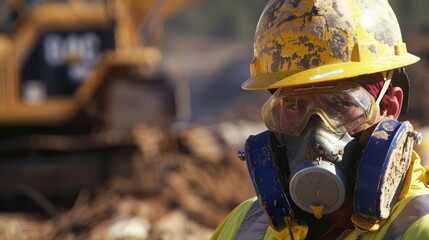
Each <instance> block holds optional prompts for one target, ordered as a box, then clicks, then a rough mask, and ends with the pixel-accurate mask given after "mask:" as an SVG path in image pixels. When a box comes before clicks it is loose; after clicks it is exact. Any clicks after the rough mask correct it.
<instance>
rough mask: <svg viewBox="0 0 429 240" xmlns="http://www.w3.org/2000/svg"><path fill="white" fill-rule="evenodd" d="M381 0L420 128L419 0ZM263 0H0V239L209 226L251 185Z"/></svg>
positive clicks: (425, 33) (424, 36)
mask: <svg viewBox="0 0 429 240" xmlns="http://www.w3.org/2000/svg"><path fill="white" fill-rule="evenodd" d="M390 3H391V5H392V6H393V8H394V10H395V12H396V14H397V17H398V20H399V22H400V25H401V29H402V31H403V38H404V41H405V42H406V43H407V47H408V50H409V52H411V53H413V54H415V55H417V56H420V57H421V58H422V59H421V61H420V62H418V63H417V64H415V65H412V66H410V67H408V68H407V69H406V70H407V73H408V75H409V78H410V82H411V90H410V91H411V94H410V108H409V112H408V115H407V117H406V118H404V119H403V120H405V119H407V120H410V121H412V123H413V124H414V126H415V127H416V128H418V129H419V130H420V131H422V132H423V133H424V134H425V133H426V132H428V130H426V126H428V125H429V113H428V112H427V111H426V109H428V108H429V99H426V96H425V95H427V92H428V90H429V89H428V88H429V86H428V85H427V84H426V76H427V75H428V74H429V70H428V69H429V68H428V64H429V62H428V61H429V47H428V45H427V43H428V42H429V20H428V18H427V17H426V10H427V9H429V2H427V1H426V0H415V1H412V2H410V1H405V0H391V1H390ZM265 4H266V1H263V0H254V1H248V0H235V1H228V0H217V1H212V0H171V1H168V0H144V1H142V0H69V1H66V0H57V1H55V0H46V1H43V0H0V59H1V60H0V64H1V67H0V73H1V75H0V239H169V240H170V239H208V238H209V236H210V234H211V233H212V231H213V230H214V228H215V227H216V226H217V225H218V224H219V223H220V221H221V220H222V219H223V218H224V217H225V216H226V214H227V213H228V212H229V211H230V210H231V209H232V208H234V207H235V206H236V205H237V204H239V203H240V202H241V201H243V200H245V199H247V198H249V197H251V196H253V195H254V193H253V188H252V186H251V185H250V181H249V177H248V174H247V170H246V168H245V162H242V161H240V160H239V158H238V157H237V151H238V150H241V149H243V145H244V142H245V140H246V138H247V137H248V136H249V135H251V134H257V133H259V132H261V131H263V130H264V126H263V123H262V121H261V120H262V119H261V115H260V108H261V106H262V104H263V103H264V102H265V100H266V99H267V98H268V93H265V92H263V91H243V90H241V87H240V86H241V84H242V83H243V82H244V81H245V80H246V79H247V78H248V77H249V62H250V60H251V59H252V57H253V35H254V30H255V27H256V24H257V21H258V18H259V15H260V14H261V12H262V10H263V8H264V6H265ZM427 142H429V135H428V140H425V138H424V140H423V144H422V145H421V146H420V147H419V149H418V150H419V151H420V153H421V155H423V156H425V154H426V149H429V143H427ZM426 145H428V146H426Z"/></svg>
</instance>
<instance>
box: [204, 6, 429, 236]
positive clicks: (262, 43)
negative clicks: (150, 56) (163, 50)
mask: <svg viewBox="0 0 429 240" xmlns="http://www.w3.org/2000/svg"><path fill="white" fill-rule="evenodd" d="M418 60H419V58H418V57H416V56H414V55H412V54H410V53H408V52H407V48H406V45H405V43H404V42H403V41H402V36H401V31H400V28H399V24H398V21H397V19H396V17H395V14H394V12H393V10H392V8H391V7H390V6H389V4H388V1H387V0H287V1H285V0H270V1H269V2H268V3H267V5H266V6H265V8H264V10H263V12H262V15H261V17H260V19H259V22H258V24H257V28H256V33H255V42H254V58H253V60H252V61H251V63H250V78H249V79H248V80H247V81H246V82H244V83H243V85H242V87H243V88H244V89H245V90H268V91H269V92H270V93H271V97H270V98H269V99H268V101H267V102H266V103H265V104H264V105H263V107H262V116H263V120H264V122H265V125H266V127H267V130H266V131H264V132H262V133H259V134H256V135H254V136H250V137H249V138H248V139H247V141H246V144H245V150H244V152H243V153H242V155H241V157H242V158H243V159H244V160H245V161H246V164H247V168H248V171H249V176H250V179H251V181H252V183H253V186H254V188H255V192H256V196H255V197H254V198H251V199H249V200H247V201H245V202H243V203H242V204H240V205H239V206H237V207H236V208H235V209H234V210H233V211H232V212H231V213H230V214H229V215H228V216H227V217H226V218H225V219H224V221H223V222H222V223H221V224H220V225H219V226H218V228H217V229H216V230H215V232H214V233H213V235H212V238H211V239H222V240H225V239H226V240H227V239H246V240H252V239H294V240H297V239H310V240H313V239H372V240H373V239H412V240H414V239H429V188H428V184H429V180H428V179H429V173H428V170H429V169H428V168H427V167H424V166H422V165H421V162H420V158H419V156H418V154H417V153H416V152H414V151H413V146H414V144H418V143H420V142H421V134H419V133H418V132H417V131H415V130H414V128H413V126H412V124H411V123H410V122H408V121H403V122H400V121H398V117H399V116H400V115H403V114H405V112H406V110H407V107H408V91H409V89H408V88H409V82H408V77H407V75H406V74H405V70H404V67H405V66H408V65H411V64H414V63H416V62H417V61H418Z"/></svg>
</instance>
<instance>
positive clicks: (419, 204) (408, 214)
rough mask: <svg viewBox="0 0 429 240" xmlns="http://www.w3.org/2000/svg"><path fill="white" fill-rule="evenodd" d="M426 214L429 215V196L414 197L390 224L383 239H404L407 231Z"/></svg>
mask: <svg viewBox="0 0 429 240" xmlns="http://www.w3.org/2000/svg"><path fill="white" fill-rule="evenodd" d="M426 214H429V195H421V196H417V197H414V198H413V199H411V200H410V201H409V202H408V203H407V205H406V206H405V207H404V209H402V211H401V213H399V215H398V217H396V219H394V220H393V222H392V223H391V224H390V226H389V229H387V232H386V234H385V235H384V238H383V239H386V240H394V239H402V236H403V235H404V234H405V232H406V231H407V229H408V228H409V227H411V225H413V223H415V222H416V221H417V220H419V219H420V218H422V217H423V216H425V215H426Z"/></svg>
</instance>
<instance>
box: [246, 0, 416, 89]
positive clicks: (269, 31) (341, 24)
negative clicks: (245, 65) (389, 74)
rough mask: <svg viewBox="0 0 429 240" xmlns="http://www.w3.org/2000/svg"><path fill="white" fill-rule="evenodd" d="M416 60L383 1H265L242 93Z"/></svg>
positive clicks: (373, 70)
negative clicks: (249, 71)
mask: <svg viewBox="0 0 429 240" xmlns="http://www.w3.org/2000/svg"><path fill="white" fill-rule="evenodd" d="M418 60H419V58H418V57H416V56H414V55H412V54H410V53H408V52H407V48H406V46H405V43H404V42H402V36H401V31H400V28H399V24H398V21H397V19H396V16H395V14H394V12H393V10H392V8H391V7H390V5H389V3H388V1H387V0H270V1H269V2H268V4H267V6H266V7H265V9H264V11H263V13H262V15H261V17H260V19H259V22H258V25H257V28H256V33H255V43H254V59H253V60H252V62H251V64H250V68H251V77H250V78H249V79H248V80H247V81H246V82H245V83H243V86H242V87H243V88H244V89H247V90H258V89H272V88H281V87H289V86H295V85H302V84H312V83H321V82H327V81H336V80H341V79H344V78H350V77H355V76H358V75H363V74H371V73H377V72H385V71H388V70H391V69H396V68H400V67H404V66H406V65H410V64H413V63H415V62H417V61H418Z"/></svg>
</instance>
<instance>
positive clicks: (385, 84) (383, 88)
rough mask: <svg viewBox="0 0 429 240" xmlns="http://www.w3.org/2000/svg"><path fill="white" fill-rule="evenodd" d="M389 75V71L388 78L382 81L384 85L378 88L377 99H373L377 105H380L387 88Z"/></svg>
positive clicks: (389, 79)
mask: <svg viewBox="0 0 429 240" xmlns="http://www.w3.org/2000/svg"><path fill="white" fill-rule="evenodd" d="M392 73H393V72H392ZM391 75H392V74H390V73H389V78H388V79H387V80H386V81H384V85H383V87H382V88H381V90H380V94H378V97H377V101H375V103H376V104H377V106H379V105H380V102H381V99H383V97H384V94H386V92H387V89H388V88H389V85H390V82H391V81H392V77H391Z"/></svg>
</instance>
